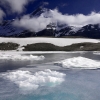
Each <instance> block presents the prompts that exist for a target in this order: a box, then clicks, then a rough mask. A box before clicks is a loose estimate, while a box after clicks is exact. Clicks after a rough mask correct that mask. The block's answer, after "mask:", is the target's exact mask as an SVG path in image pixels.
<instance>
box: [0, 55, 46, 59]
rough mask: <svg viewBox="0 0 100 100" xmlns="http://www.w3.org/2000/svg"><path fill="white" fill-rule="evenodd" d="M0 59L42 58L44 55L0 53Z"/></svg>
mask: <svg viewBox="0 0 100 100" xmlns="http://www.w3.org/2000/svg"><path fill="white" fill-rule="evenodd" d="M0 59H2V60H43V59H45V57H44V56H34V55H20V54H8V55H7V54H0Z"/></svg>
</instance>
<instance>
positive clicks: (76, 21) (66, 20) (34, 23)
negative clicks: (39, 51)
mask: <svg viewBox="0 0 100 100" xmlns="http://www.w3.org/2000/svg"><path fill="white" fill-rule="evenodd" d="M52 22H55V23H56V24H58V23H59V24H66V25H69V26H77V27H82V26H84V25H87V24H97V23H100V13H96V12H92V13H91V14H88V15H83V14H75V15H68V14H62V13H61V12H59V11H58V10H57V9H54V10H47V11H45V12H44V13H42V14H41V15H40V16H39V17H30V15H25V16H23V17H22V18H21V19H20V20H18V19H16V20H15V22H14V25H16V26H19V27H24V28H26V29H29V30H31V31H35V32H38V31H41V30H43V29H45V28H46V26H47V25H48V24H49V23H52Z"/></svg>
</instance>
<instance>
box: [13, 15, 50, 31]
mask: <svg viewBox="0 0 100 100" xmlns="http://www.w3.org/2000/svg"><path fill="white" fill-rule="evenodd" d="M50 22H51V18H44V17H43V16H40V17H37V18H36V17H33V18H30V17H29V15H26V16H23V17H22V18H21V20H18V19H16V20H15V21H14V23H13V24H14V25H15V26H18V27H23V28H26V29H28V30H30V31H35V32H38V31H41V30H43V29H45V28H46V26H47V25H48V24H49V23H50Z"/></svg>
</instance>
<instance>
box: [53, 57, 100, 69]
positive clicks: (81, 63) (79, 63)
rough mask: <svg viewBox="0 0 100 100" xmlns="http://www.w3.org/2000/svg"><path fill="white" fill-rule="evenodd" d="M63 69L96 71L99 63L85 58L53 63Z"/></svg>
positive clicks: (99, 66)
mask: <svg viewBox="0 0 100 100" xmlns="http://www.w3.org/2000/svg"><path fill="white" fill-rule="evenodd" d="M54 64H55V65H59V66H61V67H64V68H82V69H97V68H100V62H99V61H97V60H92V59H89V58H85V57H73V58H69V59H65V60H62V61H59V62H55V63H54Z"/></svg>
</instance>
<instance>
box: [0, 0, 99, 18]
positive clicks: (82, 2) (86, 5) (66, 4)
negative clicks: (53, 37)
mask: <svg viewBox="0 0 100 100" xmlns="http://www.w3.org/2000/svg"><path fill="white" fill-rule="evenodd" d="M2 1H3V0H0V2H2ZM4 1H6V0H4ZM8 1H9V0H8ZM42 2H48V5H46V6H45V7H47V8H50V9H54V8H58V9H59V11H60V12H62V13H63V14H65V13H67V14H78V13H81V14H85V15H86V14H89V13H91V12H92V11H95V12H99V11H100V0H35V1H34V2H32V1H31V2H30V3H29V4H26V5H25V8H26V10H25V11H24V12H22V13H21V14H18V13H15V12H14V13H12V12H10V8H9V7H8V8H5V6H4V4H1V5H0V8H2V9H3V11H4V12H5V14H6V16H5V19H12V18H15V17H16V16H21V15H22V14H28V13H31V12H32V11H33V10H34V9H36V8H37V7H38V6H39V5H40V4H41V3H42ZM7 6H9V5H8V4H7Z"/></svg>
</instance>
